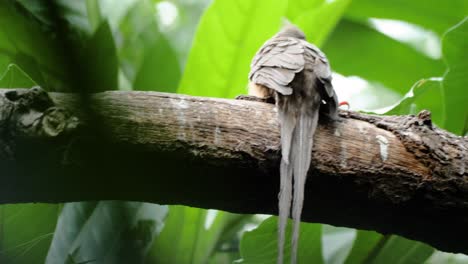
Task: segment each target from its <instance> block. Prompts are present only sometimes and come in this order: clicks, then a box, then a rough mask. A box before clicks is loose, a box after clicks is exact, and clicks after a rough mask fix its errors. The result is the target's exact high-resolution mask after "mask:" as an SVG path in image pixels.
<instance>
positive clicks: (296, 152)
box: [291, 107, 319, 263]
mask: <svg viewBox="0 0 468 264" xmlns="http://www.w3.org/2000/svg"><path fill="white" fill-rule="evenodd" d="M309 111H310V110H309ZM311 114H312V115H311ZM318 114H319V111H318V109H315V110H314V111H312V112H309V113H308V112H307V109H305V107H302V109H301V110H300V113H299V117H298V120H297V123H296V128H295V130H294V135H293V137H292V142H291V156H292V158H291V160H292V164H291V165H292V167H293V170H292V171H293V175H294V199H293V211H292V217H293V220H294V222H293V234H292V240H291V263H296V261H297V248H298V239H299V227H300V223H301V213H302V206H303V202H304V186H305V182H306V179H307V172H308V170H309V166H310V161H311V158H312V146H313V136H314V133H315V130H316V128H317V124H318Z"/></svg>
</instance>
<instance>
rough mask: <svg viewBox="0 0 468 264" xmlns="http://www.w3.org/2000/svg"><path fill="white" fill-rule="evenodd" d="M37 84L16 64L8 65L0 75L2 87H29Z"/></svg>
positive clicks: (0, 85)
mask: <svg viewBox="0 0 468 264" xmlns="http://www.w3.org/2000/svg"><path fill="white" fill-rule="evenodd" d="M35 85H37V84H36V82H34V81H33V80H32V79H31V78H30V77H29V76H28V75H27V74H26V73H25V72H24V71H23V70H21V69H20V68H19V67H18V66H17V65H15V64H10V65H8V68H7V70H6V71H5V73H3V75H2V76H0V87H2V88H30V87H33V86H35Z"/></svg>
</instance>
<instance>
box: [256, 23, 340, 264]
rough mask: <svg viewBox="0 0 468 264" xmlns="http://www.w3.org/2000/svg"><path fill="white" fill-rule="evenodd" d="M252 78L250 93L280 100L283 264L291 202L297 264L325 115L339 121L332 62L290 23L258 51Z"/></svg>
mask: <svg viewBox="0 0 468 264" xmlns="http://www.w3.org/2000/svg"><path fill="white" fill-rule="evenodd" d="M248 78H249V95H250V96H255V97H262V98H268V97H270V98H271V97H273V98H274V101H275V104H276V108H277V113H278V120H279V124H280V135H281V156H282V157H281V164H280V191H279V194H278V210H279V221H278V256H277V263H278V264H281V263H283V259H284V240H285V230H286V226H287V219H288V217H289V216H290V212H291V202H292V219H293V233H292V238H291V263H296V262H297V249H298V238H299V226H300V220H301V213H302V207H303V201H304V188H305V183H306V178H307V177H306V176H307V172H308V170H309V166H310V162H311V156H312V146H313V142H314V139H313V137H314V134H315V130H316V129H317V125H318V120H319V116H320V118H326V119H328V120H337V119H338V107H339V105H340V104H339V103H338V99H337V95H336V93H335V91H334V89H333V86H332V82H331V81H332V73H331V69H330V64H329V62H328V60H327V58H326V56H325V54H324V53H323V52H322V51H321V50H320V49H319V48H317V47H316V46H315V45H313V44H312V43H309V42H307V40H306V36H305V34H304V32H302V31H301V30H300V29H299V28H298V27H296V26H295V25H293V24H288V25H285V26H284V27H283V28H282V29H281V30H280V31H279V32H278V33H277V34H276V35H274V36H273V37H272V38H270V39H269V40H267V41H266V42H265V43H264V44H263V45H262V46H261V47H260V49H259V50H258V51H257V53H256V54H255V56H254V57H253V59H252V62H251V65H250V72H249V76H248ZM342 104H347V103H346V102H344V103H342ZM293 184H294V186H293ZM293 187H294V188H293ZM293 190H294V195H293Z"/></svg>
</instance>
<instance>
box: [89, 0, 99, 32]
mask: <svg viewBox="0 0 468 264" xmlns="http://www.w3.org/2000/svg"><path fill="white" fill-rule="evenodd" d="M86 14H87V15H88V21H89V24H90V25H91V28H92V29H93V31H95V30H96V29H97V28H98V27H99V25H100V24H101V22H102V16H101V10H100V8H99V0H86Z"/></svg>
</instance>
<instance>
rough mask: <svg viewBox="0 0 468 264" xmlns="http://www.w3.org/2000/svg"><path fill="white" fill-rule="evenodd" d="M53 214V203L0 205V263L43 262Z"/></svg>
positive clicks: (50, 234) (53, 217)
mask: <svg viewBox="0 0 468 264" xmlns="http://www.w3.org/2000/svg"><path fill="white" fill-rule="evenodd" d="M57 215H58V206H57V205H49V204H13V205H2V206H0V263H8V264H30V263H43V262H44V260H45V257H46V255H47V249H48V248H49V245H50V241H51V240H52V235H53V232H54V227H55V223H56V221H57Z"/></svg>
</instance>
